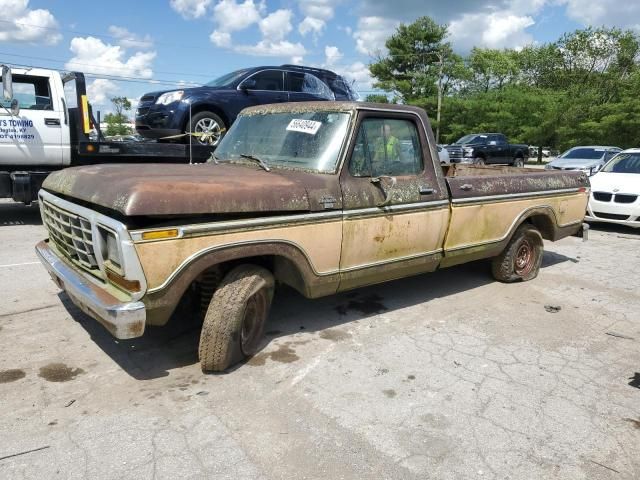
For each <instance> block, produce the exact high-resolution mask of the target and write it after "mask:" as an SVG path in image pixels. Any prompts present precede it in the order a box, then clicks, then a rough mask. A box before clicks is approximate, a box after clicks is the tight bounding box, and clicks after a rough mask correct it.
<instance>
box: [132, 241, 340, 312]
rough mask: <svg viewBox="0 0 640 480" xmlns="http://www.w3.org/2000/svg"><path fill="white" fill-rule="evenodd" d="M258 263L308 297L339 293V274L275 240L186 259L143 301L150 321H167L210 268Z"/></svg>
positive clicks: (289, 244)
mask: <svg viewBox="0 0 640 480" xmlns="http://www.w3.org/2000/svg"><path fill="white" fill-rule="evenodd" d="M241 264H255V265H259V266H262V267H264V268H266V269H267V270H269V271H270V272H271V273H273V275H274V277H275V279H276V282H278V283H281V284H285V285H288V286H290V287H292V288H293V289H295V290H297V291H298V292H300V293H301V294H302V295H304V296H305V297H308V298H315V297H320V296H323V295H329V294H332V293H335V292H336V290H337V287H338V282H339V274H338V273H337V272H335V273H333V272H331V273H329V274H319V273H318V272H316V271H315V270H314V268H313V265H312V263H311V261H310V260H309V258H308V257H307V255H306V254H305V253H304V252H303V251H302V249H301V248H300V247H299V246H297V245H295V244H292V243H288V242H282V241H273V242H256V243H250V244H243V245H235V246H229V247H222V248H216V249H213V250H210V251H203V252H200V253H199V254H197V255H195V256H194V257H192V258H191V259H189V261H188V262H186V263H184V264H183V265H181V266H180V267H179V269H178V270H177V271H176V272H174V273H173V274H172V276H171V277H170V278H169V279H168V280H167V281H166V282H165V283H163V284H162V285H161V286H160V287H156V288H154V289H152V290H150V291H149V292H148V293H147V295H146V296H145V298H144V299H143V301H144V302H145V305H146V306H147V309H148V312H149V313H150V315H149V323H150V324H151V325H163V324H164V323H166V322H167V321H168V320H169V317H170V316H171V314H172V313H173V311H174V309H175V307H176V306H177V305H178V303H179V302H180V300H181V299H182V297H183V296H184V294H185V293H186V292H187V291H188V290H189V288H190V287H191V286H193V285H194V283H195V282H197V281H198V279H199V278H201V277H202V276H203V274H205V273H206V272H208V271H211V270H216V269H217V270H219V271H220V273H221V274H222V275H224V274H226V272H228V271H229V270H231V269H232V268H234V267H235V266H238V265H241Z"/></svg>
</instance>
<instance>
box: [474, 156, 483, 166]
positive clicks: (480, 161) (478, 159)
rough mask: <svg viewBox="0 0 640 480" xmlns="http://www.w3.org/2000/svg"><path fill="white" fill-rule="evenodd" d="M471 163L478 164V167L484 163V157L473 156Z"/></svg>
mask: <svg viewBox="0 0 640 480" xmlns="http://www.w3.org/2000/svg"><path fill="white" fill-rule="evenodd" d="M473 164H474V165H478V166H479V167H481V166H483V165H485V161H484V158H482V157H476V158H474V159H473Z"/></svg>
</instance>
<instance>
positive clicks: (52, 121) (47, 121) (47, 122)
mask: <svg viewBox="0 0 640 480" xmlns="http://www.w3.org/2000/svg"><path fill="white" fill-rule="evenodd" d="M44 124H45V125H49V126H52V127H54V126H55V127H59V126H60V119H59V118H45V119H44Z"/></svg>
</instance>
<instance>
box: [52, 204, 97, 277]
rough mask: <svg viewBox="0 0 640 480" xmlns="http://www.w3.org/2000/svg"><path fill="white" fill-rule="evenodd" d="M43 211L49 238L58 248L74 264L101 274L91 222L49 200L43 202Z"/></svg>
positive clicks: (95, 273) (90, 271) (92, 272)
mask: <svg viewBox="0 0 640 480" xmlns="http://www.w3.org/2000/svg"><path fill="white" fill-rule="evenodd" d="M41 211H42V219H43V221H44V224H45V226H46V227H47V230H48V231H49V238H50V239H51V241H53V242H54V243H55V245H56V246H57V247H58V250H60V252H61V253H63V254H64V255H65V256H66V257H67V258H69V259H70V260H71V261H72V262H73V263H74V264H76V265H78V266H80V267H81V268H83V269H84V270H86V271H88V272H89V273H91V274H93V275H95V276H100V269H99V267H98V262H97V261H96V256H95V250H94V246H93V233H92V230H91V222H90V221H89V220H87V219H86V218H84V217H81V216H80V215H76V214H74V213H71V212H68V211H66V210H62V209H61V208H58V207H56V206H55V205H53V204H51V203H49V202H47V201H45V202H42V205H41Z"/></svg>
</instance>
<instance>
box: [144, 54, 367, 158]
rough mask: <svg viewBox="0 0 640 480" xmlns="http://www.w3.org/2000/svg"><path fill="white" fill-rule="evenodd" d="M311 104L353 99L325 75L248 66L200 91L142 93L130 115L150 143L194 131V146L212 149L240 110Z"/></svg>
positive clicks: (330, 74)
mask: <svg viewBox="0 0 640 480" xmlns="http://www.w3.org/2000/svg"><path fill="white" fill-rule="evenodd" d="M311 100H357V94H356V93H355V92H354V91H353V90H352V89H351V87H350V86H349V84H348V83H347V82H345V80H344V79H343V78H342V77H341V76H340V75H337V74H336V73H334V72H331V71H329V70H324V69H320V68H310V67H302V66H297V65H282V66H280V67H253V68H247V69H243V70H237V71H235V72H231V73H229V74H227V75H224V76H222V77H220V78H217V79H216V80H213V81H212V82H209V83H207V84H206V85H204V86H202V87H195V88H183V89H174V90H165V91H161V92H152V93H146V94H144V95H143V96H142V97H141V98H140V103H139V104H138V109H137V110H136V130H137V131H138V133H140V134H141V135H143V136H144V137H147V138H156V139H166V137H174V138H176V136H178V138H180V137H179V136H180V135H181V134H183V133H185V132H194V133H195V135H194V138H195V139H196V141H198V142H200V143H202V144H206V145H211V146H216V145H217V144H218V142H219V141H220V139H221V138H222V135H224V132H225V131H226V130H227V129H228V128H229V127H230V126H231V124H232V123H233V121H234V120H235V119H236V117H237V116H238V113H240V111H241V110H242V109H243V108H245V107H250V106H252V105H262V104H267V103H280V102H306V101H311ZM189 110H191V114H190V113H189ZM190 115H191V117H190ZM185 137H186V136H185ZM183 138H184V137H183Z"/></svg>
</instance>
